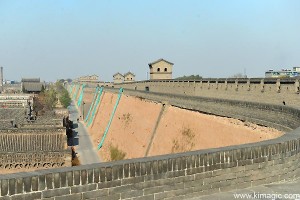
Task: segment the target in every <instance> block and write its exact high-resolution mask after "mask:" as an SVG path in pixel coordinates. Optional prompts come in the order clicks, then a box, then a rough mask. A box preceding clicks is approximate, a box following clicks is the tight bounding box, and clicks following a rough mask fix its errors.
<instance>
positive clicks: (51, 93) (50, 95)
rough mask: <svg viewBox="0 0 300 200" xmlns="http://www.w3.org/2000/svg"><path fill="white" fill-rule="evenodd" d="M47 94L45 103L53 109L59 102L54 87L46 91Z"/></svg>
mask: <svg viewBox="0 0 300 200" xmlns="http://www.w3.org/2000/svg"><path fill="white" fill-rule="evenodd" d="M44 94H45V105H46V107H47V108H48V109H50V110H52V109H53V108H54V107H55V105H56V103H57V97H56V95H57V93H56V91H55V89H54V88H53V87H51V88H50V89H49V90H45V91H44Z"/></svg>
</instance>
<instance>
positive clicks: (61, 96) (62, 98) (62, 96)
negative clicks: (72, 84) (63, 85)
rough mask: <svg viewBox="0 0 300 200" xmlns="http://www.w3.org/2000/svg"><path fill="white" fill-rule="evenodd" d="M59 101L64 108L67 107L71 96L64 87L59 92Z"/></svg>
mask: <svg viewBox="0 0 300 200" xmlns="http://www.w3.org/2000/svg"><path fill="white" fill-rule="evenodd" d="M59 101H60V103H61V104H62V105H63V107H64V108H67V107H68V106H69V105H70V104H71V101H72V100H71V98H70V95H69V93H68V91H67V90H66V89H63V91H62V92H61V93H60V94H59Z"/></svg>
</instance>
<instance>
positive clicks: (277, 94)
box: [114, 78, 300, 108]
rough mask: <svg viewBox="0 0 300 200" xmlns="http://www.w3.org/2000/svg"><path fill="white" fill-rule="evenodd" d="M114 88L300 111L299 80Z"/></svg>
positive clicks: (151, 83)
mask: <svg viewBox="0 0 300 200" xmlns="http://www.w3.org/2000/svg"><path fill="white" fill-rule="evenodd" d="M114 87H115V88H120V87H123V88H125V89H132V90H139V91H146V90H148V91H150V92H158V93H169V94H182V95H187V96H202V97H211V98H221V99H235V100H241V101H253V102H265V103H271V104H281V105H282V104H283V101H285V103H286V105H289V106H295V107H298V108H299V103H298V102H299V99H300V97H299V91H300V89H299V79H295V78H289V79H273V78H266V79H263V78H261V79H259V78H251V79H242V78H239V79H202V80H197V81H183V80H151V81H138V82H133V83H122V84H115V85H114Z"/></svg>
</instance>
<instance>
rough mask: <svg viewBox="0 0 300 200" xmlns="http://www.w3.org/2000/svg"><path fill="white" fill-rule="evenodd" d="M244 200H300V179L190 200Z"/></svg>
mask: <svg viewBox="0 0 300 200" xmlns="http://www.w3.org/2000/svg"><path fill="white" fill-rule="evenodd" d="M212 199H213V200H232V199H237V200H242V199H255V200H257V199H259V200H285V199H287V200H300V179H298V180H295V181H291V182H285V183H276V184H268V185H261V186H257V187H253V188H247V189H242V190H233V191H230V192H222V193H217V194H213V195H208V196H202V197H197V198H192V199H190V200H212Z"/></svg>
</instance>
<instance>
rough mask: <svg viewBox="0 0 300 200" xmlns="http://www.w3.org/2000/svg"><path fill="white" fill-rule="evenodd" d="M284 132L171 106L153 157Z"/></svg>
mask: <svg viewBox="0 0 300 200" xmlns="http://www.w3.org/2000/svg"><path fill="white" fill-rule="evenodd" d="M282 134H283V133H282V132H280V131H278V130H276V129H272V128H268V127H261V126H258V125H255V124H251V123H247V122H245V123H244V122H242V121H240V120H237V119H232V118H225V117H218V116H213V115H206V114H202V113H199V112H195V111H189V110H185V109H180V108H177V107H172V106H167V108H166V110H165V112H164V114H163V116H162V119H161V122H160V124H159V127H158V129H157V132H156V135H155V138H154V140H153V144H152V146H151V149H150V152H149V156H151V155H161V154H167V153H174V152H185V151H190V150H200V149H208V148H217V147H225V146H231V145H237V144H246V143H253V142H258V141H263V140H268V139H272V138H276V137H279V136H281V135H282Z"/></svg>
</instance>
